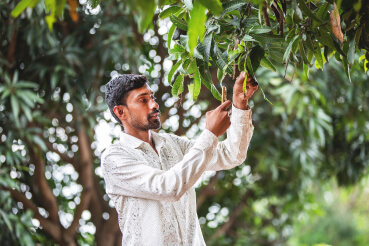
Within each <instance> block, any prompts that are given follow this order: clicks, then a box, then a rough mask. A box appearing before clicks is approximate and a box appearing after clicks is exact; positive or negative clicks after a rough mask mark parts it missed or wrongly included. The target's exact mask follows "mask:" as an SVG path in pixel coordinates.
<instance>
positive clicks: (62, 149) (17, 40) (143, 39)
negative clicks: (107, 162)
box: [0, 0, 369, 245]
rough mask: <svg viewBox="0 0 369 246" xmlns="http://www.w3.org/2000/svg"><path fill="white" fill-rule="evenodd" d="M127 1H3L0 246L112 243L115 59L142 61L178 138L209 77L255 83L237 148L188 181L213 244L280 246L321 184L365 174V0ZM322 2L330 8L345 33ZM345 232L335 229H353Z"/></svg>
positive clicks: (206, 98)
mask: <svg viewBox="0 0 369 246" xmlns="http://www.w3.org/2000/svg"><path fill="white" fill-rule="evenodd" d="M134 3H135V5H133V1H132V2H130V1H113V0H106V1H101V2H99V1H90V2H86V1H80V2H78V1H73V0H69V1H66V0H64V1H62V0H45V1H27V0H22V1H11V0H5V1H2V2H1V3H0V16H1V22H0V30H1V40H0V64H1V66H0V83H1V84H0V165H1V169H0V189H1V193H0V218H1V219H0V229H1V233H0V241H1V242H2V243H3V242H5V244H4V245H17V244H20V245H33V244H35V243H37V242H40V243H42V244H52V243H57V244H60V245H76V244H81V245H92V244H97V245H119V244H120V241H121V234H120V231H119V228H118V223H117V214H116V212H115V209H114V208H113V207H112V204H111V203H109V198H108V196H107V195H106V194H105V192H104V181H103V179H102V177H101V169H100V167H99V165H100V159H99V158H100V156H101V153H102V151H103V149H104V148H105V147H106V144H108V143H110V142H112V141H115V140H116V137H117V133H118V132H119V131H121V128H120V126H119V125H118V124H116V123H115V121H113V119H112V118H111V117H110V115H109V112H108V111H107V107H106V105H105V103H104V99H103V98H104V85H105V84H106V83H107V82H108V81H109V80H110V79H111V78H112V77H114V76H116V75H117V74H118V73H141V74H145V75H147V76H148V78H149V79H150V81H151V87H152V89H153V90H154V91H155V92H156V93H155V94H156V97H157V98H158V102H159V103H160V109H161V112H162V122H163V127H162V130H163V131H168V132H175V133H176V134H178V135H186V136H187V137H189V138H193V137H196V136H197V135H198V134H199V133H200V132H201V130H202V129H204V115H205V112H206V111H207V110H210V109H214V108H215V107H216V106H218V105H219V101H218V100H217V98H218V97H219V89H220V85H225V86H226V87H227V88H228V89H229V98H230V95H231V94H230V93H232V90H231V88H232V85H233V79H232V77H233V75H237V73H238V72H237V71H240V70H246V71H247V72H248V73H250V74H252V75H254V77H255V78H256V79H257V80H258V81H259V84H260V88H261V89H263V91H264V93H265V95H264V93H262V91H261V90H260V91H258V92H257V93H256V94H255V96H254V97H253V100H252V101H251V102H250V104H251V106H252V107H253V119H254V125H255V133H254V136H253V139H252V142H251V145H250V148H249V152H248V157H247V160H246V161H245V163H244V164H242V165H241V166H239V167H237V168H235V169H233V170H227V171H221V172H217V173H208V174H206V175H204V177H203V178H202V180H201V182H199V183H198V191H197V194H198V200H197V203H198V215H199V218H200V223H201V225H202V229H203V233H204V236H205V238H206V241H207V243H208V244H209V245H281V244H282V245H284V244H286V242H287V241H288V240H289V239H290V238H291V237H293V236H294V235H295V234H296V233H297V231H293V228H295V227H294V225H295V224H296V221H297V218H299V216H300V215H301V214H302V213H304V212H306V211H310V212H311V210H312V207H313V205H314V204H315V202H316V201H315V194H316V193H314V191H315V190H317V189H318V190H319V187H320V186H322V184H325V183H326V182H327V181H329V180H332V179H334V180H336V182H337V183H338V184H339V185H346V186H348V185H355V184H357V183H358V182H360V181H361V180H362V178H363V177H366V176H367V175H368V165H369V150H368V149H369V134H368V132H369V121H368V117H367V115H368V110H369V108H368V107H369V85H368V83H367V81H369V78H368V77H369V76H368V72H367V67H368V57H367V56H368V51H367V50H368V43H369V42H368V34H369V31H368V28H369V23H368V9H367V7H368V6H369V5H368V4H366V3H365V1H364V0H362V1H357V3H356V4H354V5H347V3H348V2H347V3H346V1H342V2H341V5H339V4H338V3H337V4H338V5H339V7H338V8H337V10H338V12H335V10H334V4H333V1H312V2H308V3H307V2H305V1H302V0H298V1H297V0H296V1H295V0H291V1H265V2H264V1H251V2H245V1H221V2H220V1H206V0H201V1H200V0H199V1H188V0H185V1H183V2H181V1H135V2H134ZM350 4H351V2H350ZM360 4H361V5H360ZM27 6H29V7H27ZM158 6H159V7H158ZM350 6H351V7H350ZM331 13H333V14H336V13H339V14H340V19H341V21H340V25H341V27H342V28H341V29H340V30H339V31H341V32H336V31H337V29H336V31H335V29H334V28H333V27H332V22H333V20H331V19H330V15H331ZM333 14H332V15H333ZM12 15H13V16H12ZM15 16H17V17H16V18H15ZM332 18H333V17H332ZM335 19H336V20H337V19H338V18H337V17H335ZM201 23H203V24H201ZM341 33H342V35H343V36H342V37H343V43H341V41H340V35H341ZM168 47H169V48H168ZM310 64H311V65H310ZM227 74H228V75H227ZM229 75H232V76H229ZM349 78H350V80H351V82H350V80H349ZM201 85H205V87H207V88H208V89H206V88H202V89H201V90H200V87H201ZM200 91H201V93H200ZM171 94H172V95H174V97H172V96H171ZM265 97H266V98H268V100H269V101H270V102H271V103H272V104H270V103H268V102H267V101H266V100H265V99H264V98H265ZM192 99H197V101H195V102H194V101H193V100H192ZM112 121H113V122H112ZM106 139H107V140H106ZM106 142H108V143H106ZM348 226H351V224H350V225H348ZM342 228H343V229H342V230H345V229H347V228H346V227H345V226H344V225H342ZM350 228H351V227H350ZM350 235H353V234H350ZM350 235H349V236H347V237H350ZM345 236H346V235H345V234H344V233H337V235H335V236H332V237H338V238H342V242H345V243H346V242H349V243H353V244H355V243H357V241H355V240H354V239H352V241H350V240H351V238H347V237H346V238H345ZM347 240H349V241H347ZM362 242H363V245H365V243H368V242H369V239H368V238H365V237H363V239H362ZM326 243H332V242H329V241H327V242H326ZM335 245H336V244H335Z"/></svg>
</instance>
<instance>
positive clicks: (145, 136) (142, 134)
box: [124, 129, 158, 153]
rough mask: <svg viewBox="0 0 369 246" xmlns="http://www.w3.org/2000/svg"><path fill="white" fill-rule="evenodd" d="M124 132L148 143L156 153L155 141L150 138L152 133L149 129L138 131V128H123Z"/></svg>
mask: <svg viewBox="0 0 369 246" xmlns="http://www.w3.org/2000/svg"><path fill="white" fill-rule="evenodd" d="M124 132H125V133H126V134H129V135H131V136H133V137H135V138H138V139H140V140H142V141H144V142H146V143H148V144H150V146H151V147H152V148H153V149H154V151H155V152H156V153H158V152H157V151H156V148H155V143H154V141H153V139H152V134H151V131H150V130H147V131H139V130H136V129H125V131H124Z"/></svg>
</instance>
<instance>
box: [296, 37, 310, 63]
mask: <svg viewBox="0 0 369 246" xmlns="http://www.w3.org/2000/svg"><path fill="white" fill-rule="evenodd" d="M299 46H300V54H301V56H302V59H303V61H304V64H306V65H309V66H311V64H310V62H309V60H308V59H307V56H306V52H305V49H304V44H303V42H302V40H300V41H299Z"/></svg>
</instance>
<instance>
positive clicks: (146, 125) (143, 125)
mask: <svg viewBox="0 0 369 246" xmlns="http://www.w3.org/2000/svg"><path fill="white" fill-rule="evenodd" d="M128 112H129V115H130V116H131V125H132V126H133V127H134V128H136V129H139V130H142V131H147V130H151V129H153V130H156V129H159V128H160V127H161V122H160V118H159V119H157V118H151V115H153V114H155V113H160V111H159V110H157V109H155V110H154V111H152V112H151V113H150V114H148V115H147V122H142V121H140V120H138V119H137V118H136V116H135V115H134V114H132V113H131V112H130V111H129V110H128Z"/></svg>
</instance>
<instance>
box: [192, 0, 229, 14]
mask: <svg viewBox="0 0 369 246" xmlns="http://www.w3.org/2000/svg"><path fill="white" fill-rule="evenodd" d="M197 1H199V2H200V3H201V5H203V6H204V7H206V8H207V9H208V10H209V11H210V12H212V13H213V14H215V15H220V13H222V10H223V8H222V3H221V2H220V1H219V0H197Z"/></svg>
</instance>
